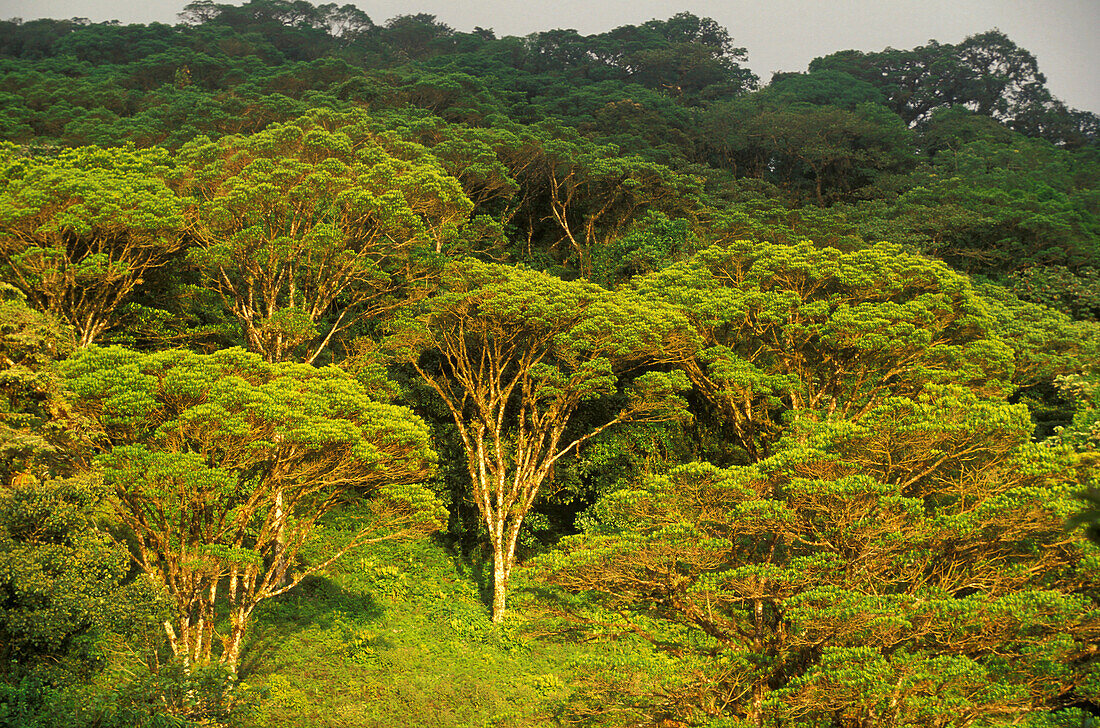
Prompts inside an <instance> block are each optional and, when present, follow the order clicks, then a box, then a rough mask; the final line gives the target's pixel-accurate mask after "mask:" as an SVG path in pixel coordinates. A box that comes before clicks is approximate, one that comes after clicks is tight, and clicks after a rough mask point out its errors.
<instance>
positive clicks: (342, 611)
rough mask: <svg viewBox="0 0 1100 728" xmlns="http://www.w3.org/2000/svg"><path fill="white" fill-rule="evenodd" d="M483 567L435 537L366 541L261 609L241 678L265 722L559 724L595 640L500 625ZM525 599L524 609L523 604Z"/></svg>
mask: <svg viewBox="0 0 1100 728" xmlns="http://www.w3.org/2000/svg"><path fill="white" fill-rule="evenodd" d="M486 577H487V572H484V571H482V570H480V569H479V568H478V566H477V565H476V564H474V565H471V564H469V563H467V562H465V561H464V560H463V559H462V558H461V557H459V556H457V555H455V554H454V553H452V552H451V551H450V550H449V549H447V548H446V547H444V546H442V545H440V544H438V543H435V542H432V541H428V540H423V541H418V542H412V543H385V544H374V545H371V546H367V547H363V548H361V549H359V550H358V551H357V552H354V553H352V554H350V555H348V556H347V557H345V559H344V560H343V561H342V562H341V563H340V564H339V565H338V566H337V567H334V568H333V569H332V570H330V572H329V573H327V574H326V575H324V576H317V577H311V578H309V579H307V580H306V581H304V582H302V584H300V585H299V586H298V587H297V588H296V589H294V590H293V591H291V592H288V593H287V594H285V595H283V596H282V597H280V598H277V599H274V600H272V601H271V602H268V603H267V604H266V605H264V606H263V607H262V608H261V610H258V613H257V615H256V619H255V622H254V625H253V628H252V633H251V641H250V643H249V645H248V648H247V651H246V654H245V655H244V658H243V664H242V668H243V669H242V677H243V679H244V681H245V682H246V683H248V684H249V685H250V686H252V687H255V688H259V690H260V693H261V694H262V695H263V696H264V698H263V701H262V706H261V715H260V716H259V720H260V722H259V725H266V726H301V727H303V728H305V727H313V726H317V727H320V726H325V727H328V726H356V727H357V728H358V727H361V728H370V727H371V726H386V727H387V728H389V727H390V726H407V727H410V728H411V727H414V726H425V727H427V726H438V727H439V728H463V727H469V728H481V727H482V726H486V727H488V726H494V727H500V728H507V727H509V726H516V727H519V726H524V727H526V726H552V725H559V722H558V720H557V719H556V718H555V716H556V715H559V714H560V713H561V711H562V710H563V706H565V705H566V704H567V703H568V700H569V688H568V687H567V686H568V685H569V684H570V682H571V674H570V672H571V671H573V670H576V669H579V668H578V667H575V666H577V665H580V664H583V663H584V662H586V659H585V657H586V655H588V654H590V653H592V652H593V651H595V650H597V649H599V648H598V647H595V646H587V645H579V644H573V643H570V642H569V641H567V640H549V639H546V638H541V637H536V636H535V632H536V631H538V630H537V629H535V628H536V627H537V626H538V625H534V624H532V616H531V615H532V614H534V612H533V611H532V610H531V609H530V608H529V607H530V600H531V599H532V597H531V596H530V595H524V594H522V592H520V591H519V590H517V593H516V597H517V599H516V602H517V606H516V607H515V608H513V610H512V612H511V614H510V615H509V617H508V619H506V620H505V621H504V623H503V624H500V625H494V624H493V623H492V622H491V621H490V619H489V615H488V611H487V609H486V607H485V604H484V602H483V601H482V599H481V597H480V596H479V589H480V587H479V584H484V583H485V579H486ZM525 598H526V599H527V600H528V605H527V606H528V608H525V607H524V605H523V601H524V599H525Z"/></svg>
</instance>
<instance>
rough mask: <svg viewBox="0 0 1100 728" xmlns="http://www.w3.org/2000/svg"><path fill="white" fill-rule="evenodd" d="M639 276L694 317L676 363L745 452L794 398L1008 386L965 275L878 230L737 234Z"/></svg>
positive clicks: (830, 412) (802, 402) (758, 451)
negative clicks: (869, 236)
mask: <svg viewBox="0 0 1100 728" xmlns="http://www.w3.org/2000/svg"><path fill="white" fill-rule="evenodd" d="M635 285H636V286H637V288H638V290H639V292H640V293H642V294H643V295H645V296H647V297H648V298H650V299H655V300H658V301H661V302H663V303H669V304H672V305H674V306H676V307H678V308H679V309H680V310H682V311H683V312H684V314H685V315H686V316H687V317H688V319H689V321H690V322H691V325H692V327H693V328H694V330H695V331H696V332H697V333H698V335H699V337H700V338H701V341H702V344H701V346H700V348H699V349H698V350H697V351H691V352H687V353H688V356H687V357H686V358H685V360H684V362H683V364H682V366H683V367H684V371H685V373H686V374H687V376H688V378H689V379H690V380H691V382H692V384H693V385H695V388H696V390H697V391H698V392H699V393H700V395H701V396H702V397H703V398H704V401H706V402H707V403H709V405H710V406H711V407H712V408H713V410H712V413H713V415H714V417H715V418H716V419H717V420H718V422H720V423H722V426H724V427H728V428H729V439H730V440H731V441H732V443H734V444H735V445H736V446H737V447H739V448H740V449H741V451H742V452H741V456H742V457H746V458H747V459H748V460H749V461H755V460H761V459H763V458H765V457H768V455H770V454H771V452H772V450H771V447H772V446H773V445H774V443H775V442H776V441H777V439H778V437H779V436H780V435H781V433H782V431H783V427H784V424H783V423H784V418H785V417H786V416H787V413H790V412H792V411H804V412H809V411H812V412H814V413H815V416H816V417H819V418H821V419H822V420H841V419H848V418H853V417H856V416H859V415H860V414H862V413H865V412H867V411H870V410H871V409H873V408H875V407H876V406H878V405H879V404H880V403H881V402H882V401H883V399H884V398H886V397H889V396H891V395H899V394H905V395H915V394H917V393H919V392H920V391H921V389H922V388H923V387H924V386H926V385H927V384H928V383H930V382H933V383H947V382H953V383H958V384H965V385H966V386H969V387H972V388H974V389H975V390H976V391H982V392H987V393H1000V392H1003V391H1005V390H1006V389H1007V388H1008V386H1009V385H1008V381H1007V378H1008V376H1009V374H1010V372H1011V369H1012V352H1011V350H1010V349H1009V348H1008V347H1007V346H1006V345H1005V344H1003V343H1002V342H1001V341H999V340H998V339H997V338H996V337H995V336H994V335H993V328H994V321H993V319H991V318H990V317H989V315H988V313H987V311H986V310H985V307H984V305H983V302H982V301H981V299H980V298H979V297H978V296H977V295H976V294H975V292H974V291H973V289H972V288H971V286H970V283H969V282H968V281H967V280H966V279H965V278H963V277H962V276H959V275H958V274H955V273H953V272H952V271H951V270H950V269H949V268H948V267H947V266H946V265H944V264H943V263H939V262H936V261H932V260H928V259H925V258H921V257H918V256H911V255H906V254H904V253H902V252H901V251H900V250H899V249H898V248H897V247H895V246H892V245H889V244H886V243H881V244H879V245H875V246H873V247H871V248H869V249H864V250H856V251H852V252H843V251H840V250H837V249H836V248H828V247H822V248H817V247H814V246H813V245H812V244H811V243H808V242H803V243H799V244H796V245H782V244H753V243H750V242H748V241H744V240H742V241H731V242H729V243H725V244H717V245H713V246H711V247H709V248H707V249H705V250H703V251H701V252H700V253H698V254H697V255H696V256H695V257H694V258H692V259H690V260H687V261H684V262H682V263H677V264H674V265H671V266H669V267H667V268H665V269H664V270H661V271H659V272H657V273H654V274H652V275H649V276H645V277H643V278H639V279H638V280H637V281H636V282H635Z"/></svg>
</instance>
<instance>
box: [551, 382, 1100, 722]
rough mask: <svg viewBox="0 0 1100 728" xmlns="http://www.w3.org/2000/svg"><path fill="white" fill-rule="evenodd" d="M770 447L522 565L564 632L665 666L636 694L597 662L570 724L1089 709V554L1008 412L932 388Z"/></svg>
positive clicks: (1063, 472) (801, 428)
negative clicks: (562, 618) (617, 641)
mask: <svg viewBox="0 0 1100 728" xmlns="http://www.w3.org/2000/svg"><path fill="white" fill-rule="evenodd" d="M789 435H790V437H789V439H788V440H786V442H785V446H784V447H783V448H782V450H781V451H780V452H779V453H777V454H776V455H775V456H774V457H773V458H771V459H769V460H765V461H763V462H761V463H759V464H758V465H756V466H752V467H736V468H731V469H729V470H721V469H718V468H715V467H713V466H710V465H706V464H694V465H690V466H684V467H683V468H681V469H679V470H677V471H674V472H673V473H672V474H670V475H669V476H668V477H664V478H655V479H652V480H651V481H650V482H648V483H646V484H644V485H642V486H640V487H638V488H634V489H627V490H622V491H619V492H617V493H614V494H613V495H611V496H610V497H608V498H607V499H606V500H605V501H604V502H602V503H601V504H600V505H599V506H598V509H597V510H598V518H596V519H593V520H594V521H595V522H596V524H597V525H596V527H594V528H593V529H592V531H591V532H590V533H588V534H586V535H582V536H577V537H570V538H567V539H566V540H565V541H564V542H563V548H562V550H561V551H560V552H559V553H557V554H553V555H550V556H547V557H544V558H541V559H540V560H539V564H538V566H539V569H540V573H542V574H543V575H544V576H545V577H546V578H548V579H549V580H550V581H551V582H553V583H555V584H558V585H560V586H562V587H564V588H565V589H566V590H568V591H571V592H579V593H581V594H582V595H583V597H584V598H583V599H580V600H573V601H569V602H566V603H565V604H567V605H573V606H572V607H570V608H569V609H568V611H569V612H570V613H571V614H572V615H573V616H574V618H579V619H580V620H581V622H582V623H587V624H589V625H592V626H594V627H595V628H596V629H597V630H599V631H600V632H602V633H603V634H607V633H608V632H610V633H611V634H619V633H631V632H632V633H634V634H636V635H640V636H642V637H643V638H645V639H647V640H650V641H651V642H652V644H653V646H654V647H655V648H656V649H657V650H659V651H661V652H662V653H664V654H665V655H666V657H665V658H664V659H662V660H660V662H659V664H660V665H661V669H662V674H661V675H657V676H654V679H655V681H656V683H655V688H652V689H643V690H642V691H641V692H639V687H642V686H646V685H654V682H651V681H650V680H644V679H640V678H641V676H640V675H638V674H636V673H637V670H636V668H635V667H633V666H631V665H629V664H614V665H612V666H611V669H609V670H607V669H605V670H600V669H599V668H597V669H596V670H595V671H594V672H593V674H591V675H590V676H589V677H588V678H586V679H585V680H584V682H585V683H586V684H587V685H586V687H585V688H584V689H581V690H578V692H577V695H576V699H575V703H574V704H575V705H576V706H577V707H578V708H579V709H580V710H579V711H578V712H580V711H583V710H584V709H586V708H589V707H590V708H591V709H593V710H600V711H603V710H614V711H620V712H621V711H626V712H627V715H630V716H632V717H633V716H637V717H636V718H635V719H636V720H644V719H645V718H649V719H650V720H654V719H661V718H663V719H666V720H668V721H670V722H672V721H678V722H679V723H681V724H687V725H705V724H708V722H710V723H709V724H711V725H714V724H721V723H722V722H724V721H728V720H736V721H739V723H738V724H739V725H750V726H780V725H784V726H792V727H796V728H803V727H805V728H809V727H810V726H820V725H834V726H867V725H899V726H917V725H938V726H945V727H948V726H951V727H954V726H957V727H959V728H962V727H963V726H968V725H975V724H980V723H983V722H988V723H990V724H995V723H998V722H1000V721H1013V720H1020V719H1021V718H1023V717H1025V716H1035V717H1039V716H1040V715H1042V714H1043V713H1045V712H1047V711H1048V710H1049V709H1050V708H1051V707H1053V706H1059V705H1061V706H1069V705H1072V704H1074V703H1075V702H1077V703H1078V704H1087V703H1086V701H1095V700H1096V699H1097V697H1100V696H1098V695H1097V691H1096V687H1095V685H1096V683H1095V665H1094V661H1093V660H1092V659H1091V657H1090V655H1091V653H1092V646H1091V645H1092V644H1093V642H1094V640H1095V638H1096V635H1097V633H1098V630H1100V621H1098V619H1097V611H1096V609H1097V605H1096V601H1095V594H1096V573H1095V569H1093V568H1092V566H1091V564H1093V563H1095V559H1096V548H1095V547H1094V546H1092V545H1091V544H1089V543H1088V542H1087V541H1085V540H1084V539H1083V538H1081V537H1080V536H1078V535H1075V534H1068V533H1067V532H1066V530H1065V529H1064V526H1063V523H1064V519H1065V517H1066V515H1067V514H1068V513H1070V512H1072V510H1073V509H1075V508H1076V503H1075V500H1074V498H1073V495H1072V494H1073V491H1074V490H1075V489H1076V478H1075V477H1074V474H1073V471H1072V468H1070V467H1068V462H1067V460H1066V459H1065V458H1064V457H1063V456H1064V454H1065V453H1064V451H1063V450H1062V449H1061V448H1059V447H1053V448H1047V447H1043V446H1039V445H1035V444H1032V443H1031V442H1030V440H1031V422H1030V418H1029V417H1028V413H1027V410H1026V408H1025V407H1023V406H1020V405H1008V404H1006V403H1005V402H1004V401H1003V400H1001V401H998V400H983V399H982V398H979V397H976V396H974V395H973V394H971V393H968V392H965V391H963V390H959V389H956V388H951V387H947V388H943V387H931V388H929V389H928V390H927V391H926V392H925V393H923V394H922V395H921V396H919V397H917V398H906V397H892V398H888V399H887V400H885V401H884V402H882V404H881V405H879V406H878V407H875V408H874V409H873V410H871V411H869V412H867V413H865V414H864V415H862V416H860V417H857V418H855V419H853V420H847V421H842V422H826V423H822V422H815V421H812V420H801V419H796V420H795V421H794V422H793V423H792V426H791V429H790V432H789ZM589 690H591V691H593V692H592V697H593V698H595V700H594V703H589V702H588V701H589V700H590V698H588V697H586V696H585V693H587V692H588V691H589ZM608 695H615V696H616V698H615V699H614V700H613V701H612V702H611V704H608V703H607V696H608ZM601 702H602V703H603V704H601ZM1070 715H1072V716H1074V718H1075V719H1076V720H1080V719H1081V718H1082V717H1083V714H1082V713H1081V712H1075V713H1067V717H1068V716H1070Z"/></svg>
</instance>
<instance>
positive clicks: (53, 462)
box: [0, 283, 76, 487]
mask: <svg viewBox="0 0 1100 728" xmlns="http://www.w3.org/2000/svg"><path fill="white" fill-rule="evenodd" d="M74 348H75V341H74V340H73V332H72V329H71V328H69V327H68V326H65V325H64V324H62V323H61V322H59V321H58V320H57V319H56V318H54V317H53V316H50V315H49V314H45V313H40V312H38V311H35V310H33V309H31V308H30V307H28V306H27V304H26V301H25V300H24V298H23V295H22V293H21V292H20V291H19V290H17V289H16V288H14V287H12V286H9V285H7V284H5V283H0V487H10V486H14V485H17V484H18V483H19V482H22V481H24V480H27V481H29V480H30V479H32V478H34V479H36V480H39V481H44V480H47V479H48V478H49V477H50V475H59V474H65V468H59V467H58V465H59V463H61V462H63V461H64V460H66V459H69V458H72V457H73V456H75V455H76V453H73V452H67V451H66V450H67V449H66V448H65V447H63V446H61V445H62V443H63V442H64V440H65V433H66V431H67V430H68V429H69V428H68V427H66V426H65V425H69V424H71V423H70V422H66V420H68V417H67V406H66V403H65V399H64V396H63V392H62V387H61V382H60V379H59V377H58V375H57V372H56V371H55V368H54V365H55V364H56V362H57V361H58V360H59V359H64V358H65V357H67V356H69V354H71V353H72V351H73V349H74ZM58 471H60V472H58Z"/></svg>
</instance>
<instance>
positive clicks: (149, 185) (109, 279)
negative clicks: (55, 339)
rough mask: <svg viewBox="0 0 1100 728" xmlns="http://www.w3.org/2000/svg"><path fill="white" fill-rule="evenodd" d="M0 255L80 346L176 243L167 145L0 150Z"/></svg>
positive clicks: (16, 280) (178, 202)
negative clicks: (44, 153)
mask: <svg viewBox="0 0 1100 728" xmlns="http://www.w3.org/2000/svg"><path fill="white" fill-rule="evenodd" d="M0 165H2V166H3V168H4V179H5V183H4V185H3V187H2V188H0V264H2V265H3V269H4V273H5V277H6V278H8V279H9V280H10V281H11V282H12V284H14V285H15V286H17V287H18V288H19V289H20V290H21V291H22V292H23V293H24V294H25V295H26V296H27V300H28V301H29V302H30V303H31V304H32V305H33V306H35V307H36V308H38V309H39V310H40V311H49V312H50V313H52V314H54V315H56V316H57V317H59V318H61V319H62V320H64V321H66V322H67V323H69V324H70V325H71V326H72V327H73V329H75V331H76V336H77V342H78V343H79V345H80V346H88V345H89V344H91V343H92V342H93V341H95V339H96V338H97V337H98V336H99V335H100V334H102V333H103V332H104V331H105V330H106V329H107V328H108V327H110V326H111V324H112V322H113V320H114V316H115V315H116V312H117V309H118V307H119V305H120V304H121V303H123V302H124V301H125V300H126V299H127V298H128V297H130V296H131V295H132V294H133V292H134V290H135V289H136V288H137V287H138V286H139V285H141V282H142V276H143V275H144V274H145V273H146V272H147V271H149V270H150V269H152V268H156V267H157V266H160V265H163V264H164V263H165V262H166V261H167V260H168V257H169V256H170V255H171V254H172V253H173V252H174V251H176V250H178V249H179V248H180V247H181V246H182V239H183V232H184V229H185V227H186V217H185V207H186V201H185V200H184V199H183V198H181V197H180V196H179V195H177V194H176V193H175V192H173V191H172V189H171V188H170V187H169V182H170V181H171V180H172V179H173V177H174V176H175V174H176V169H175V165H174V163H173V162H172V160H171V159H170V158H169V156H168V155H167V153H166V152H165V151H164V150H159V149H147V150H135V149H125V148H124V149H99V148H96V147H82V148H79V149H66V150H63V151H61V152H60V153H59V154H58V155H57V156H56V157H55V158H51V159H44V158H34V157H24V156H21V155H20V154H18V153H17V152H16V151H15V148H14V147H13V146H11V145H9V146H8V147H7V148H5V149H2V150H0Z"/></svg>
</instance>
